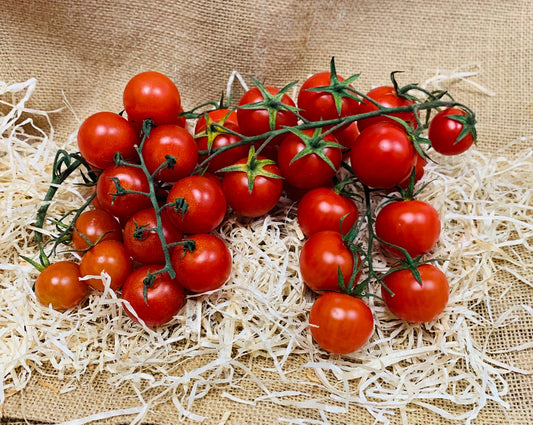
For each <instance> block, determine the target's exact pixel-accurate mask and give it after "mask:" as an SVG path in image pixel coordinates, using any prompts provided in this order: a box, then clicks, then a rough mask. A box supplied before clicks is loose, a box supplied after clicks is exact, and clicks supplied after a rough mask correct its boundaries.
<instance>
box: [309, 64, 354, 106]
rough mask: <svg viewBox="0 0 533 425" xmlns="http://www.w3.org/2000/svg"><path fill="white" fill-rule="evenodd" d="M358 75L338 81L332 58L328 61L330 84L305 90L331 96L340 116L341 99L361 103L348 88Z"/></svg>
mask: <svg viewBox="0 0 533 425" xmlns="http://www.w3.org/2000/svg"><path fill="white" fill-rule="evenodd" d="M360 75H361V74H354V75H352V76H350V77H348V78H346V79H344V80H342V81H340V80H339V77H338V75H337V70H336V67H335V58H334V57H332V58H331V61H330V84H329V85H328V86H317V87H311V88H308V89H306V90H307V91H310V92H317V93H329V94H331V96H333V99H334V102H335V108H336V109H337V113H338V114H339V115H340V114H341V110H342V99H343V98H345V97H349V98H350V99H353V100H356V101H357V102H361V98H360V97H358V96H356V95H355V94H354V89H353V88H352V87H350V84H352V83H353V82H354V81H355V80H357V78H359V76H360Z"/></svg>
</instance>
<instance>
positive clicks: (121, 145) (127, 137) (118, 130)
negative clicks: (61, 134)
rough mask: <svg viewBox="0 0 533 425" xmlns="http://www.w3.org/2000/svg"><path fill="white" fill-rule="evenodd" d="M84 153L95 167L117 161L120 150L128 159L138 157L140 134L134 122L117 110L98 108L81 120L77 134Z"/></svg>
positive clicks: (81, 151)
mask: <svg viewBox="0 0 533 425" xmlns="http://www.w3.org/2000/svg"><path fill="white" fill-rule="evenodd" d="M77 141H78V149H79V150H80V153H81V156H82V157H83V158H84V159H85V160H86V161H87V162H88V163H89V164H90V165H92V166H93V167H95V168H100V169H103V168H107V167H109V166H111V165H113V164H114V157H115V153H116V152H119V153H120V154H121V155H122V157H123V158H124V159H125V160H127V161H134V160H136V159H137V157H138V156H137V151H136V150H135V145H137V144H138V143H139V138H138V137H137V133H136V132H135V130H134V128H133V126H132V125H131V124H130V123H129V122H128V121H127V120H126V119H125V118H123V117H121V116H120V115H119V114H116V113H114V112H97V113H95V114H93V115H91V116H90V117H88V118H87V119H86V120H85V121H83V122H82V124H81V125H80V128H79V129H78V135H77Z"/></svg>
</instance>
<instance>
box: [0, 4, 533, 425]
mask: <svg viewBox="0 0 533 425" xmlns="http://www.w3.org/2000/svg"><path fill="white" fill-rule="evenodd" d="M332 56H333V57H335V60H336V64H337V70H338V72H339V74H341V75H351V74H354V73H361V76H360V78H359V79H358V80H357V85H358V87H359V88H361V89H370V88H371V86H374V85H380V84H387V83H389V74H390V72H391V71H404V72H403V73H402V74H399V75H398V78H399V79H400V81H401V82H402V83H410V82H423V81H426V80H428V79H430V78H431V77H432V76H434V75H436V74H440V75H443V74H446V73H451V72H452V71H454V70H456V71H465V72H469V71H473V72H476V73H477V75H476V76H475V78H474V81H475V83H476V84H478V85H479V86H478V87H476V86H473V85H471V84H470V83H468V82H467V81H463V80H461V79H455V80H451V81H450V80H448V81H446V82H445V83H444V86H443V88H446V89H450V90H451V91H452V92H453V91H457V92H458V93H460V95H459V99H458V100H460V101H461V102H462V103H465V104H467V105H469V106H470V107H471V108H472V109H473V110H474V111H476V115H477V119H478V122H479V125H478V133H479V146H478V149H480V150H482V151H484V152H486V153H495V152H497V151H498V150H499V149H500V148H502V147H503V146H504V145H507V144H508V143H510V142H512V141H513V140H515V139H519V138H520V137H523V136H531V135H533V100H532V93H533V73H532V69H533V4H532V3H531V1H529V0H510V1H501V0H487V1H482V0H472V1H463V0H449V1H445V2H442V1H415V0H407V1H393V0H389V1H387V0H357V1H349V0H337V1H330V0H327V1H311V0H292V1H291V0H279V1H253V2H252V1H250V2H239V1H223V0H214V1H208V0H202V1H194V2H191V1H184V0H176V1H172V0H168V1H146V0H141V1H126V0H114V1H99V0H85V1H77V2H73V1H67V0H64V1H57V0H47V1H44V0H43V1H36V0H35V1H31V0H3V1H2V4H1V7H0V80H3V81H6V82H19V81H24V80H26V79H28V78H30V77H35V78H36V79H37V81H38V90H36V92H35V94H34V96H33V97H32V99H31V104H30V106H31V107H34V108H36V109H39V110H55V109H57V108H58V107H60V106H62V105H63V103H64V100H65V99H67V100H68V102H69V103H70V106H71V109H72V110H73V111H75V114H76V116H77V117H78V118H79V119H83V118H85V117H87V116H88V115H90V114H92V113H94V112H97V111H100V110H112V111H120V109H121V96H122V90H123V87H124V85H125V82H127V80H128V79H129V78H131V76H132V75H134V74H135V73H137V72H140V71H145V70H149V69H150V70H157V71H160V72H163V73H165V74H166V75H168V76H169V77H170V78H172V79H173V80H174V82H175V83H176V84H177V86H178V87H179V88H180V91H181V93H182V98H183V100H182V101H183V104H184V107H185V109H188V108H190V107H193V106H194V105H197V104H200V103H203V102H206V101H210V100H217V99H218V98H219V97H220V93H221V92H222V91H224V90H225V88H226V84H227V81H228V77H229V76H230V74H231V72H232V71H238V72H239V73H240V74H242V75H244V76H248V75H252V76H255V77H256V78H258V79H259V80H264V81H266V82H268V83H269V84H271V85H274V86H278V87H281V86H283V85H285V84H287V83H288V82H290V81H293V80H300V81H302V80H303V79H305V77H306V76H307V75H309V74H311V73H314V72H318V71H323V70H327V69H328V68H327V67H328V66H329V61H330V58H331V57H332ZM479 87H482V88H484V89H486V90H487V91H489V92H490V93H484V92H483V91H482V90H480V88H479ZM76 116H75V115H74V114H72V113H71V112H70V111H68V110H65V111H63V112H60V113H54V114H52V115H51V119H52V124H53V126H54V129H55V131H56V135H55V137H56V138H59V139H61V138H62V139H65V140H66V138H67V137H68V135H69V134H71V133H72V132H74V131H75V130H76V128H77V126H78V125H79V124H78V121H77V120H76ZM528 143H529V144H530V143H531V139H526V138H524V139H523V140H522V141H519V142H518V143H516V144H515V145H514V146H513V147H512V148H511V149H510V150H508V151H507V152H510V153H512V152H513V151H514V152H518V151H522V150H524V149H525V148H527V147H528V146H527V144H528ZM529 147H531V146H529ZM524 184H530V185H531V180H530V181H529V182H524ZM525 249H526V248H524V250H525ZM523 255H524V257H523V258H529V262H530V263H531V254H529V257H528V256H527V253H526V252H523ZM532 276H533V272H530V274H529V276H525V278H526V280H528V281H529V282H531V281H532V280H533V279H532ZM523 291H524V292H523V293H521V294H515V295H514V296H513V297H510V300H509V301H505V302H509V303H511V302H513V303H519V304H523V305H531V304H532V301H533V291H532V288H531V286H528V285H523ZM504 307H505V306H504ZM513 332H514V333H513ZM501 338H504V339H506V340H508V341H516V342H515V344H514V345H516V346H519V345H521V344H522V345H524V344H527V343H529V342H530V341H531V339H532V338H533V321H530V322H529V323H522V324H520V326H516V327H514V328H512V332H511V333H508V334H502V335H501ZM493 348H494V347H493ZM495 351H497V350H496V349H495ZM532 357H533V352H532V351H531V349H528V350H524V351H522V352H518V353H514V354H512V355H508V356H503V355H502V357H501V361H505V362H510V363H512V364H514V365H515V366H516V367H519V368H522V369H529V370H531V369H533V358H532ZM291 361H292V362H293V363H294V368H295V370H296V369H297V368H298V366H299V364H300V363H301V362H300V361H299V359H297V358H296V359H293V360H291ZM251 364H254V365H255V366H254V367H255V369H254V370H255V371H256V374H257V376H258V377H260V378H262V379H265V380H269V379H276V376H275V375H274V374H272V375H269V372H268V370H269V367H271V366H272V365H270V364H269V363H268V361H266V360H262V359H261V358H260V357H259V358H257V359H255V360H254V361H253V362H251ZM192 366H194V365H192ZM192 366H191V367H192ZM40 368H41V371H42V373H40V374H36V375H35V376H34V378H32V380H31V381H30V383H29V384H28V385H27V387H26V388H25V389H24V390H23V391H21V392H18V393H15V394H11V395H10V396H9V397H8V398H7V399H6V401H5V403H4V405H3V406H2V414H3V418H4V419H3V420H6V421H23V418H26V419H27V420H29V421H35V422H44V423H48V422H61V421H66V420H71V419H75V418H79V417H84V416H88V415H91V414H94V413H96V412H100V411H107V410H113V409H127V408H128V407H132V406H135V405H136V396H135V394H134V393H133V392H132V391H130V390H129V389H126V388H118V389H117V388H115V387H112V386H110V385H109V384H108V383H107V382H108V380H107V378H108V376H106V374H105V373H102V374H99V375H98V377H97V378H96V379H92V380H91V381H90V384H89V379H90V378H91V374H88V375H87V378H86V379H83V380H82V382H80V383H79V386H78V388H77V389H76V390H74V391H71V392H68V393H66V394H60V393H58V392H57V391H54V390H53V389H54V388H57V387H59V386H60V385H59V384H57V381H56V380H57V378H56V377H55V374H54V373H53V367H52V366H50V365H41V366H40ZM506 379H507V383H508V385H509V393H508V395H507V397H506V401H507V402H508V403H509V406H510V408H509V409H507V410H506V411H505V412H504V411H503V410H502V409H501V408H500V407H497V406H494V405H492V404H490V403H488V404H487V405H486V407H485V408H484V409H483V410H482V411H481V412H480V413H479V415H478V417H477V418H476V419H475V421H474V422H475V423H480V424H493V423H513V424H525V423H531V421H532V420H533V410H532V407H531V402H532V400H533V382H532V381H533V380H532V378H531V375H522V374H516V375H514V374H510V375H507V376H506ZM271 389H273V391H274V390H277V391H280V392H282V391H287V390H293V389H294V388H286V387H285V386H284V385H283V382H279V384H277V385H273V386H271ZM241 391H242V393H243V394H245V393H246V392H249V391H258V389H257V388H255V387H253V386H251V387H250V388H246V386H243V387H242V388H241ZM234 395H235V396H236V397H237V396H239V394H238V392H237V393H234ZM317 396H321V394H320V390H319V389H317ZM442 407H443V408H445V409H446V408H449V407H450V406H445V405H443V406H442ZM453 408H454V409H456V412H458V413H460V407H457V405H456V406H454V407H453ZM194 411H195V413H197V414H199V415H202V416H207V417H209V418H210V419H209V421H208V422H210V423H218V422H219V421H220V420H221V418H222V416H223V414H224V413H225V412H227V411H231V412H232V414H231V416H230V417H229V418H228V420H227V422H228V423H277V422H278V418H280V417H283V418H293V419H294V420H297V419H301V420H308V421H317V422H319V421H320V420H321V418H320V417H317V416H316V414H315V413H314V412H313V411H311V410H309V409H304V408H301V409H299V408H296V407H283V406H281V405H280V404H277V403H273V402H269V401H265V402H263V403H260V404H257V405H245V404H237V403H235V402H233V401H231V400H230V399H228V398H227V397H221V394H220V392H218V391H213V392H210V393H209V394H208V395H207V396H206V397H204V398H203V399H201V400H199V401H198V403H197V404H195V408H194ZM178 417H179V415H178V413H177V412H176V409H175V408H174V406H173V405H172V403H168V405H163V406H158V408H157V409H156V410H155V411H154V412H153V413H150V414H149V415H148V416H147V418H146V419H145V421H146V422H147V423H176V422H177V420H178ZM131 419H132V416H124V417H119V418H114V419H110V421H111V422H114V423H122V422H128V421H129V420H131ZM332 420H333V421H334V422H338V423H372V422H373V421H374V418H373V417H372V416H371V415H370V414H369V413H368V412H367V411H366V410H365V409H363V408H361V407H358V406H355V405H354V406H351V407H350V412H349V413H348V414H342V415H341V414H339V415H334V419H332ZM391 420H393V421H394V422H398V423H401V422H402V420H404V421H405V420H407V421H408V422H409V423H420V424H422V423H423V424H430V423H443V421H444V422H446V421H445V420H443V419H442V418H441V417H439V416H437V415H435V414H432V413H430V412H428V411H427V410H417V409H413V410H411V411H409V412H408V416H407V417H404V418H400V417H394V416H392V419H391ZM317 422H315V423H317Z"/></svg>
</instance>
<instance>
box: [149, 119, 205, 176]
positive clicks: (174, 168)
mask: <svg viewBox="0 0 533 425" xmlns="http://www.w3.org/2000/svg"><path fill="white" fill-rule="evenodd" d="M142 155H143V158H144V162H145V164H146V168H147V169H148V171H149V172H150V174H153V173H155V171H156V170H157V169H158V168H159V167H160V166H161V165H162V164H163V163H164V162H165V161H166V160H167V156H171V157H173V158H174V161H175V163H173V164H172V165H170V166H168V167H166V168H163V169H160V170H159V171H158V172H157V173H156V174H155V177H156V178H157V179H158V180H161V181H164V182H175V181H178V180H179V179H181V178H183V177H186V176H188V175H189V174H191V173H192V172H193V170H194V167H196V163H197V161H198V148H197V146H196V142H195V141H194V139H193V137H192V135H191V134H190V133H189V132H188V131H187V130H185V129H184V128H182V127H180V126H179V125H175V124H164V125H160V126H158V127H154V128H152V129H151V131H150V135H149V136H148V137H147V138H146V140H145V141H144V145H143V150H142Z"/></svg>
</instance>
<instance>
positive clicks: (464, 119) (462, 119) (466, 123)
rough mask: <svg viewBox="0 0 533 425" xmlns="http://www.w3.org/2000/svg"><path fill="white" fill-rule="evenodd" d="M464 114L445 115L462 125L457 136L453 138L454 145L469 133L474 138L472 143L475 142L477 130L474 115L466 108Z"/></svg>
mask: <svg viewBox="0 0 533 425" xmlns="http://www.w3.org/2000/svg"><path fill="white" fill-rule="evenodd" d="M465 112H466V115H458V114H457V115H448V116H447V117H448V118H449V119H451V120H454V121H457V122H458V123H460V124H462V125H463V128H462V130H461V131H460V133H459V134H458V135H457V138H456V139H455V142H453V144H454V145H456V144H457V143H459V142H460V141H461V140H462V139H464V138H465V137H466V136H467V135H468V134H469V133H470V134H471V135H472V138H473V139H474V143H476V142H477V130H476V117H475V115H474V114H473V113H472V112H471V111H469V110H467V111H465Z"/></svg>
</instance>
